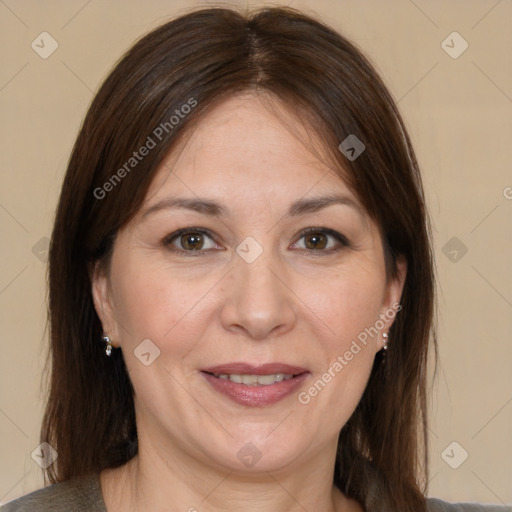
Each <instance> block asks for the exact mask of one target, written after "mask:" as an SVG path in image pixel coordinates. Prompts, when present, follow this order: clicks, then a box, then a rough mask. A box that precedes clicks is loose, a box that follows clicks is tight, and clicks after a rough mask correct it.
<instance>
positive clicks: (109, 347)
mask: <svg viewBox="0 0 512 512" xmlns="http://www.w3.org/2000/svg"><path fill="white" fill-rule="evenodd" d="M101 339H102V341H103V342H105V343H106V347H105V354H106V355H107V356H109V357H110V354H112V340H111V339H110V338H109V337H108V336H107V335H106V334H104V335H103V336H102V337H101Z"/></svg>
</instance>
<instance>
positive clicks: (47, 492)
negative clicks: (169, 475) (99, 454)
mask: <svg viewBox="0 0 512 512" xmlns="http://www.w3.org/2000/svg"><path fill="white" fill-rule="evenodd" d="M427 504H428V510H429V512H512V509H511V507H508V506H504V505H479V504H477V503H458V504H456V503H447V502H445V501H441V500H438V499H434V498H429V499H427ZM0 512H107V509H106V507H105V503H104V501H103V497H102V495H101V487H100V481H99V476H98V474H92V475H89V476H85V477H82V478H79V479H75V480H70V481H67V482H60V483H57V484H53V485H49V486H47V487H43V488H42V489H39V490H37V491H34V492H32V493H30V494H27V495H26V496H22V497H21V498H18V499H16V500H14V501H11V502H10V503H7V504H5V505H4V506H3V507H0Z"/></svg>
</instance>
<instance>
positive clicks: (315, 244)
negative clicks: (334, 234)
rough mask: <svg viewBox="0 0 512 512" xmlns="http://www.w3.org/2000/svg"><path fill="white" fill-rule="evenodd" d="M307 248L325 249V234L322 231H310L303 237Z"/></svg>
mask: <svg viewBox="0 0 512 512" xmlns="http://www.w3.org/2000/svg"><path fill="white" fill-rule="evenodd" d="M304 242H305V245H306V248H307V249H325V248H326V247H327V236H326V235H325V234H324V233H311V234H309V235H306V236H305V237H304Z"/></svg>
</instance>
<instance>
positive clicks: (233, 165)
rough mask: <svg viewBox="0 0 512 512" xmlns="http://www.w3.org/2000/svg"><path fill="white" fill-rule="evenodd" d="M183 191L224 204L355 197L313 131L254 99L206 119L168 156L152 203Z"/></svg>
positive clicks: (265, 99) (235, 100) (239, 99)
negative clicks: (229, 198) (226, 199)
mask: <svg viewBox="0 0 512 512" xmlns="http://www.w3.org/2000/svg"><path fill="white" fill-rule="evenodd" d="M170 177H172V178H173V179H169V178H170ZM178 189H179V192H188V193H189V194H197V195H206V194H208V195H213V196H219V197H220V196H225V195H226V193H227V192H228V193H233V192H235V191H236V194H237V195H238V196H243V197H244V200H245V201H252V200H254V201H260V200H261V199H262V198H265V199H266V200H267V201H269V200H280V199H282V198H284V197H286V196H294V197H296V196H299V197H300V196H304V195H307V194H308V193H310V192H311V193H318V192H330V193H332V192H336V191H338V192H343V193H345V194H347V195H352V197H354V196H353V194H352V193H351V192H350V191H349V189H348V187H347V185H346V183H345V182H344V180H343V179H342V178H341V176H340V173H339V172H335V171H334V169H333V166H332V164H330V163H329V161H328V158H327V157H326V155H325V147H324V146H323V144H322V142H321V141H320V139H319V137H318V135H317V134H316V133H314V132H313V130H312V129H311V127H310V126H308V125H307V124H306V123H304V122H302V121H301V119H300V117H299V116H298V115H296V114H295V113H294V112H293V111H291V110H290V108H289V107H287V106H286V105H284V104H283V103H282V102H280V101H279V100H277V99H276V98H274V97H269V96H268V95H265V96H262V95H256V94H254V93H244V94H238V95H235V96H233V97H231V98H229V99H227V100H225V101H223V102H222V103H220V104H218V105H217V106H216V107H215V108H213V109H212V110H211V111H210V112H209V113H207V114H206V115H204V116H203V118H202V119H201V120H200V121H199V122H198V123H197V125H195V126H194V128H193V129H192V130H191V131H190V133H188V134H187V135H186V136H185V137H184V138H183V140H182V142H181V143H180V145H179V146H177V147H176V148H175V149H174V150H173V151H172V152H171V153H170V154H169V155H168V156H167V158H166V159H165V161H164V162H163V164H162V165H161V168H160V169H159V171H158V172H157V174H156V176H155V178H154V180H153V182H152V184H151V186H150V189H149V191H148V197H152V198H154V197H155V196H156V197H157V198H158V197H159V196H161V195H165V194H168V193H169V192H170V191H173V192H175V191H176V192H177V191H178ZM233 199H234V198H233ZM354 199H355V197H354Z"/></svg>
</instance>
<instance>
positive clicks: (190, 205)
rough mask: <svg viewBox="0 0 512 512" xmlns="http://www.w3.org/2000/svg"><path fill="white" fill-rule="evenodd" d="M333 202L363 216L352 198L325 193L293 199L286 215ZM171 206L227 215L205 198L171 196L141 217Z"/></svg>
mask: <svg viewBox="0 0 512 512" xmlns="http://www.w3.org/2000/svg"><path fill="white" fill-rule="evenodd" d="M335 204H341V205H345V206H350V207H351V208H353V209H355V210H356V211H357V212H358V213H359V214H360V215H362V216H363V217H364V211H363V209H362V208H361V206H360V205H359V204H358V203H357V202H356V201H354V200H353V199H352V198H350V197H348V196H344V195H326V196H320V197H313V198H307V199H298V200H297V201H294V202H293V203H292V204H291V205H290V208H289V209H288V212H287V216H288V217H298V216H299V215H304V214H306V213H315V212H317V211H319V210H322V209H324V208H327V207H328V206H332V205H335ZM172 208H177V209H183V210H192V211H195V212H198V213H203V214H206V215H211V216H213V217H222V216H228V215H229V211H228V210H227V209H226V208H224V207H222V206H221V205H220V204H219V203H217V202H215V201H212V200H210V199H206V198H200V197H197V198H187V197H171V198H167V199H163V200H162V201H159V202H158V203H156V204H154V205H153V206H150V207H149V208H147V209H146V210H144V212H143V213H142V218H146V217H148V216H149V215H151V214H153V213H156V212H158V211H161V210H168V209H172Z"/></svg>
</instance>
